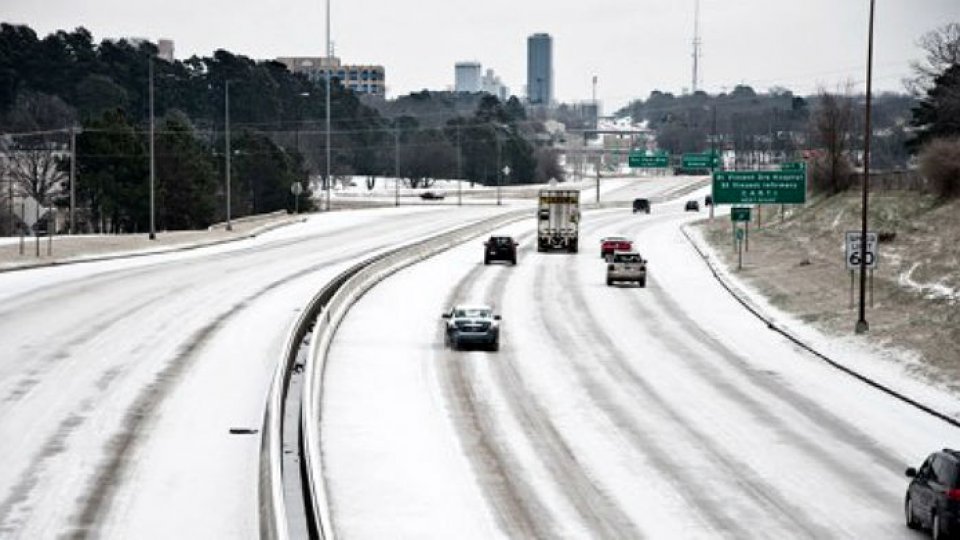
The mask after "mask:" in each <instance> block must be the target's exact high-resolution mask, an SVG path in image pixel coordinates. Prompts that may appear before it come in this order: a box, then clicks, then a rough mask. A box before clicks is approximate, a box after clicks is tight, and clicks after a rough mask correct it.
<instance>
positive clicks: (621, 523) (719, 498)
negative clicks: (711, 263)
mask: <svg viewBox="0 0 960 540" xmlns="http://www.w3.org/2000/svg"><path fill="white" fill-rule="evenodd" d="M629 193H630V191H629V189H628V190H625V191H624V192H623V193H621V194H620V195H621V196H625V197H627V198H629V195H628V194H629ZM694 217H695V216H693V215H691V214H688V213H685V212H684V211H683V201H682V200H681V201H673V202H670V203H665V204H655V205H654V209H653V213H652V214H651V215H649V216H647V215H640V214H637V215H633V214H631V213H630V211H629V210H623V209H620V210H600V211H592V212H588V213H586V215H585V217H584V225H583V227H584V229H583V231H582V232H581V246H582V247H581V251H580V253H579V254H578V255H567V254H540V253H536V249H535V236H533V234H534V221H533V219H532V218H531V219H530V220H525V221H522V222H519V223H517V224H515V225H512V226H510V227H506V228H504V229H503V230H501V231H499V233H502V234H509V235H512V236H514V237H515V238H518V239H519V241H520V242H521V252H520V261H519V264H518V265H517V266H516V267H510V266H500V265H491V266H484V265H483V264H482V251H481V245H480V242H479V241H472V242H468V243H466V244H465V245H462V246H460V247H458V248H455V249H453V250H450V251H448V252H446V253H444V254H442V255H440V256H437V257H435V258H433V259H430V260H428V261H426V262H423V263H421V264H418V265H416V266H414V267H411V268H408V269H406V270H404V271H402V272H400V273H398V274H396V275H394V276H393V277H391V278H389V279H387V280H386V281H384V282H383V283H381V284H380V285H379V286H377V287H375V288H374V289H373V290H371V291H370V292H368V293H367V294H366V296H364V297H363V298H362V299H361V300H360V302H359V303H357V304H356V305H355V306H354V308H353V310H352V311H351V312H350V313H349V314H348V316H347V318H346V319H345V321H344V323H343V324H342V325H341V327H340V329H339V331H338V333H337V338H336V340H335V342H334V344H333V347H332V348H331V350H330V353H329V356H328V361H327V362H328V363H327V367H326V373H325V379H324V386H325V393H324V401H323V404H322V418H323V421H322V424H321V433H322V437H323V447H324V451H323V459H324V470H325V474H326V479H327V489H328V493H329V499H330V504H331V514H332V519H333V524H332V525H333V528H334V529H335V530H336V531H337V532H338V534H339V535H340V536H342V537H343V538H386V537H390V538H471V537H473V538H490V537H514V538H522V537H541V538H557V537H564V538H643V537H648V538H697V537H699V538H715V537H728V538H803V537H806V538H830V537H839V538H909V537H914V536H916V537H918V538H919V537H922V536H921V535H919V534H916V535H915V534H914V533H912V532H911V531H909V530H908V529H907V528H906V527H905V526H904V524H903V509H902V506H903V496H904V492H905V488H906V485H907V481H906V480H907V479H906V478H905V477H904V474H903V472H904V469H905V468H906V467H907V466H908V465H909V466H916V465H918V464H919V462H920V461H921V460H922V459H923V458H924V457H926V455H927V454H928V453H929V452H932V451H934V450H937V449H940V448H943V447H951V446H952V447H956V446H958V445H960V430H957V429H956V428H954V427H952V426H950V425H948V424H946V423H944V422H943V421H941V420H938V419H936V418H932V417H930V416H928V415H926V414H924V413H922V412H920V411H918V410H916V409H914V408H911V407H910V406H908V405H906V404H904V403H902V402H900V401H897V400H895V399H893V398H891V397H890V396H888V395H886V394H883V393H880V392H878V391H876V390H874V389H873V388H870V387H868V386H866V385H864V384H863V383H861V382H859V381H857V380H855V379H853V378H851V377H849V376H847V375H844V374H842V373H840V372H838V371H836V370H834V369H832V368H830V367H829V366H827V365H826V364H824V363H823V362H821V361H820V360H817V359H816V358H814V357H813V356H812V355H810V354H808V353H806V352H804V351H803V350H801V349H800V348H798V347H796V346H795V345H793V344H791V343H790V342H788V341H787V340H785V339H784V338H783V337H781V336H779V335H778V334H776V333H774V332H771V331H769V330H768V329H767V328H766V326H765V325H764V324H762V323H761V322H760V321H758V320H757V319H756V318H754V317H753V316H752V315H750V314H749V313H748V312H747V311H746V310H745V309H744V308H743V307H742V306H741V305H740V304H738V303H737V302H736V301H735V300H734V299H733V298H732V297H731V296H730V295H729V293H727V292H726V291H724V290H723V289H722V288H720V287H719V286H718V284H717V282H716V281H715V279H714V278H713V276H712V275H711V274H710V272H709V270H708V268H707V266H706V265H705V264H704V263H703V261H702V260H701V259H700V258H699V256H698V255H697V253H696V252H695V251H694V250H693V249H691V246H690V245H689V243H688V242H687V240H686V239H685V238H684V236H683V234H682V233H681V231H680V225H681V224H683V223H684V222H687V221H689V220H691V219H693V218H694ZM613 234H624V235H626V236H629V237H632V238H633V239H634V241H635V246H636V247H637V249H638V250H639V251H640V252H641V253H642V254H643V255H644V257H645V258H647V259H649V261H650V266H649V268H650V270H649V272H650V274H649V281H648V286H647V288H645V289H641V288H633V287H607V286H606V285H605V283H604V269H605V266H604V263H603V262H602V261H601V260H600V258H599V257H598V253H597V252H598V251H599V238H600V237H602V236H606V235H613ZM595 246H596V247H597V249H594V247H595ZM464 301H471V302H479V303H488V304H492V305H493V306H495V308H496V311H497V312H498V313H500V314H502V315H503V322H502V338H501V339H502V341H501V349H500V351H499V352H481V351H465V352H461V351H453V350H450V349H449V348H447V347H445V346H444V341H443V334H442V326H441V318H440V314H441V313H442V312H443V311H445V310H446V309H447V308H448V307H449V306H450V305H451V304H453V303H459V302H464Z"/></svg>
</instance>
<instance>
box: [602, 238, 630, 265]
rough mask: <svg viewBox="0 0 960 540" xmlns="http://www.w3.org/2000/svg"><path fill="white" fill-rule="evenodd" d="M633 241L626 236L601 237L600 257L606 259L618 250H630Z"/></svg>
mask: <svg viewBox="0 0 960 540" xmlns="http://www.w3.org/2000/svg"><path fill="white" fill-rule="evenodd" d="M631 249H633V241H632V240H630V239H629V238H627V237H625V236H605V237H603V238H601V239H600V257H601V258H603V259H606V258H608V257H610V256H611V255H613V254H614V253H615V252H617V251H630V250H631Z"/></svg>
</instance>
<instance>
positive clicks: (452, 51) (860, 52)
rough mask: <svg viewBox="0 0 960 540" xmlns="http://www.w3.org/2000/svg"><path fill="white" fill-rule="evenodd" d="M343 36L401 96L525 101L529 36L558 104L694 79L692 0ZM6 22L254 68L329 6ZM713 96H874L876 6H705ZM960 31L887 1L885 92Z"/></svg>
mask: <svg viewBox="0 0 960 540" xmlns="http://www.w3.org/2000/svg"><path fill="white" fill-rule="evenodd" d="M332 2H333V7H332V13H333V14H332V24H333V32H332V35H333V41H334V44H335V48H336V53H337V55H338V56H340V57H341V58H342V60H343V61H344V62H345V63H371V64H381V65H383V66H384V67H385V68H386V73H387V86H388V93H389V95H390V96H396V95H400V94H406V93H408V92H411V91H417V90H420V89H423V88H428V89H433V90H443V89H447V88H449V87H451V86H452V85H453V76H454V70H453V65H454V63H455V62H457V61H460V60H478V61H480V62H482V63H483V66H484V69H486V68H493V69H494V70H495V71H496V72H497V73H498V74H499V75H501V76H502V77H503V79H504V82H505V83H506V84H507V85H508V86H509V87H510V89H511V91H512V92H513V93H514V94H517V95H523V94H524V90H525V89H524V85H525V77H526V38H527V36H528V35H530V34H533V33H536V32H547V33H549V34H551V35H552V36H553V38H554V73H555V75H556V82H555V85H554V86H555V92H556V97H557V98H558V99H560V100H562V101H579V100H587V99H590V93H591V77H592V76H593V75H594V74H595V75H597V76H598V78H599V84H598V90H597V93H598V97H599V99H600V100H601V102H602V103H603V109H604V111H605V112H607V113H609V112H612V111H613V110H614V109H615V108H617V107H620V106H622V105H623V104H625V103H626V102H628V101H629V100H631V99H633V98H637V97H646V96H647V95H648V94H649V93H650V91H652V90H655V89H659V90H664V91H671V92H674V93H680V92H682V91H683V90H684V89H685V88H689V87H690V84H691V77H692V75H691V70H692V61H691V50H692V46H691V41H692V39H693V18H694V17H693V12H694V0H583V1H580V2H572V1H570V0H482V1H473V0H469V1H468V0H415V1H400V0H332ZM0 3H2V7H0V20H2V21H4V22H12V23H23V24H27V25H29V26H31V27H32V28H34V30H36V31H37V32H38V33H39V34H40V35H41V36H42V35H46V34H47V33H49V32H51V31H54V30H58V29H73V28H75V27H77V26H84V27H86V28H87V29H89V30H90V31H91V32H92V33H93V34H94V37H95V38H96V39H97V40H98V41H99V40H101V39H103V38H112V37H123V36H137V37H146V38H150V39H153V40H155V39H157V38H160V37H167V38H170V39H173V40H174V42H175V44H176V56H177V57H178V58H181V59H183V58H187V57H189V56H191V55H193V54H197V55H201V56H203V55H210V54H211V53H212V52H213V51H214V50H216V49H218V48H223V49H227V50H229V51H232V52H235V53H239V54H244V55H247V56H250V57H253V58H257V59H267V58H274V57H277V56H310V55H320V54H322V52H323V50H324V34H323V31H324V13H325V11H324V5H325V4H324V1H323V0H313V1H307V0H285V1H257V2H253V1H249V0H153V1H150V2H144V1H140V2H136V1H131V0H81V1H78V0H43V1H38V0H0ZM701 3H702V8H701V18H702V22H701V35H702V40H703V59H702V64H701V66H702V70H701V72H702V80H703V84H702V88H704V89H706V90H707V91H710V92H717V91H722V90H724V89H730V88H732V87H733V86H734V85H736V84H738V83H741V82H743V83H747V84H750V85H752V86H754V87H755V88H757V89H758V90H765V89H767V88H769V87H771V86H785V87H787V88H790V89H792V90H794V91H795V92H797V93H811V92H814V91H816V89H817V87H818V86H820V85H824V86H827V87H831V88H833V87H836V86H837V85H838V84H840V83H841V82H842V81H847V80H850V81H853V82H854V83H855V88H857V89H863V88H864V83H863V81H864V80H865V66H866V57H867V46H866V41H867V40H866V37H867V19H868V10H869V1H868V0H701ZM951 21H954V22H960V0H878V1H877V20H876V34H875V35H876V38H875V39H876V45H875V47H876V48H875V59H874V77H875V79H874V80H875V82H874V84H875V87H876V88H878V89H879V90H897V91H902V90H903V86H902V84H901V79H902V78H903V77H904V76H906V75H907V74H909V67H908V63H909V61H910V60H912V59H916V58H918V57H919V56H920V51H919V50H918V49H917V47H916V41H917V39H918V38H919V37H920V36H921V35H922V34H923V33H925V32H927V31H929V30H931V29H933V28H936V27H937V26H940V25H942V24H944V23H946V22H951Z"/></svg>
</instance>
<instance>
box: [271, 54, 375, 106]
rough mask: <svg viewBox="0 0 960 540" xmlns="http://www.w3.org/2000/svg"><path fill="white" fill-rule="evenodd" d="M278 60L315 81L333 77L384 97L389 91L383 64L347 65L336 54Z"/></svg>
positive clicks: (363, 92) (363, 90)
mask: <svg viewBox="0 0 960 540" xmlns="http://www.w3.org/2000/svg"><path fill="white" fill-rule="evenodd" d="M277 62H280V63H281V64H283V65H285V66H287V69H289V70H290V71H292V72H293V73H303V74H304V75H306V76H307V78H308V79H310V80H311V81H313V82H320V81H323V80H324V78H325V77H327V76H329V77H332V79H331V80H333V79H336V80H339V81H340V84H342V85H343V86H345V87H347V88H349V89H350V90H353V91H354V92H356V93H358V94H367V95H373V96H380V97H383V96H385V94H386V91H387V88H386V75H385V73H384V69H383V66H372V65H356V66H345V65H341V64H340V59H339V58H337V57H335V56H331V57H329V58H327V57H322V56H285V57H281V58H277Z"/></svg>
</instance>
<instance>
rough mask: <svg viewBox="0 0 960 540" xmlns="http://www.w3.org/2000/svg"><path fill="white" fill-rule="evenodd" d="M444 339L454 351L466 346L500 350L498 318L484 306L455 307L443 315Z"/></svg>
mask: <svg viewBox="0 0 960 540" xmlns="http://www.w3.org/2000/svg"><path fill="white" fill-rule="evenodd" d="M443 318H444V319H445V320H446V331H445V336H444V339H445V341H446V344H447V345H448V346H450V347H452V348H453V349H454V350H460V349H462V348H464V347H468V346H477V347H485V348H487V349H489V350H491V351H496V350H499V349H500V316H499V315H494V313H493V309H492V308H491V307H489V306H484V305H457V306H453V307H452V308H450V311H447V312H446V313H444V314H443Z"/></svg>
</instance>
